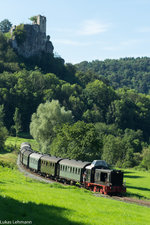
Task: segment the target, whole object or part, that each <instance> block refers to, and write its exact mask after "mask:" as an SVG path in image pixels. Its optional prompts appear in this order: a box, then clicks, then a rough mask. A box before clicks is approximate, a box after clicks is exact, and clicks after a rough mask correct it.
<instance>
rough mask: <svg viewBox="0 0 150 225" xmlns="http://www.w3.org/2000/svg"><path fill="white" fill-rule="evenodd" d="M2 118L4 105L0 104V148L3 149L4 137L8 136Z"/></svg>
mask: <svg viewBox="0 0 150 225" xmlns="http://www.w3.org/2000/svg"><path fill="white" fill-rule="evenodd" d="M3 119H4V106H3V105H0V150H2V149H3V147H4V144H5V141H6V138H7V136H8V131H7V129H6V127H4V124H3Z"/></svg>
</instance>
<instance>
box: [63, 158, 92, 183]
mask: <svg viewBox="0 0 150 225" xmlns="http://www.w3.org/2000/svg"><path fill="white" fill-rule="evenodd" d="M88 165H90V162H82V161H76V160H70V159H63V160H61V161H60V162H59V167H60V168H59V177H60V178H61V179H62V178H64V179H65V180H70V181H78V182H82V181H83V173H84V171H85V167H86V166H88Z"/></svg>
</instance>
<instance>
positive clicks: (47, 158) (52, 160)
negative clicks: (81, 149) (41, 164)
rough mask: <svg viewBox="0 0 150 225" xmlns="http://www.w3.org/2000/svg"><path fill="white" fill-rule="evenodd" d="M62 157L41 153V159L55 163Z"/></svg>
mask: <svg viewBox="0 0 150 225" xmlns="http://www.w3.org/2000/svg"><path fill="white" fill-rule="evenodd" d="M61 159H62V158H57V157H55V156H50V155H43V156H42V157H41V160H45V161H49V162H54V163H57V162H59V161H60V160H61Z"/></svg>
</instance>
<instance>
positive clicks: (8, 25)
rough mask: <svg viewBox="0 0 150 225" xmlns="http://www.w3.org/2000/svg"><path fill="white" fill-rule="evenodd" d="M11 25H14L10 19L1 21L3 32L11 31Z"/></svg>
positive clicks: (0, 25)
mask: <svg viewBox="0 0 150 225" xmlns="http://www.w3.org/2000/svg"><path fill="white" fill-rule="evenodd" d="M11 27H12V24H11V22H10V21H9V20H8V19H4V20H3V21H1V22H0V31H1V32H2V33H7V32H9V30H10V28H11Z"/></svg>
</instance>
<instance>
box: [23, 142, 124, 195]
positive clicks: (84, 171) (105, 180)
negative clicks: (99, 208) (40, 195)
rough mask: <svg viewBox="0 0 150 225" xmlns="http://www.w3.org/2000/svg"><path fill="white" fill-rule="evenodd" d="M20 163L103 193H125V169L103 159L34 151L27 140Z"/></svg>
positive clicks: (54, 177) (36, 170)
mask: <svg viewBox="0 0 150 225" xmlns="http://www.w3.org/2000/svg"><path fill="white" fill-rule="evenodd" d="M20 162H21V164H23V165H24V166H25V167H27V168H29V169H31V170H33V171H35V172H38V173H40V174H42V175H44V176H47V177H50V178H52V179H55V180H57V181H63V182H67V183H72V184H74V183H80V184H81V185H84V187H85V188H87V189H90V190H92V191H94V192H100V193H101V194H113V193H115V194H117V193H122V192H126V187H125V186H124V184H123V172H122V171H120V170H112V169H110V168H109V167H108V165H107V164H106V162H105V161H103V160H94V161H93V162H92V163H90V162H82V161H77V160H70V159H62V158H57V157H55V156H50V155H43V154H39V153H36V152H34V151H33V150H32V149H31V145H30V144H29V143H27V142H24V143H22V144H21V148H20Z"/></svg>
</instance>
